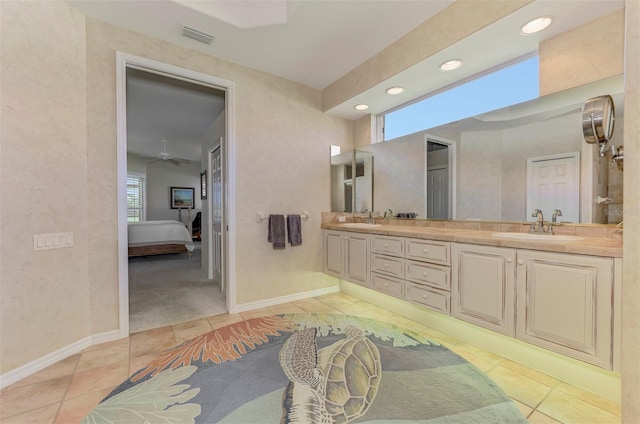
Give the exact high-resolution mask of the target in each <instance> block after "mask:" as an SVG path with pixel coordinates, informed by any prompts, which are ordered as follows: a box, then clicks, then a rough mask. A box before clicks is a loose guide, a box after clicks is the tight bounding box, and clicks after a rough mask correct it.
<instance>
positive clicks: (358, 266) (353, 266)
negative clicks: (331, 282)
mask: <svg viewBox="0 0 640 424" xmlns="http://www.w3.org/2000/svg"><path fill="white" fill-rule="evenodd" d="M323 239H324V246H323V250H324V272H325V273H327V274H330V275H333V276H335V277H340V278H344V279H345V280H348V281H351V282H353V283H356V284H360V285H362V286H365V287H369V236H368V235H367V234H360V233H350V232H346V231H324V237H323Z"/></svg>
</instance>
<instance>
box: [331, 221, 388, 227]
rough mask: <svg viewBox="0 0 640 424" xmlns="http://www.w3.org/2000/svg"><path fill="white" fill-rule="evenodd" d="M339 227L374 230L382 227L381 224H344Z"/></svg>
mask: <svg viewBox="0 0 640 424" xmlns="http://www.w3.org/2000/svg"><path fill="white" fill-rule="evenodd" d="M341 225H342V226H343V227H349V228H376V227H380V226H382V224H367V223H366V222H346V223H344V224H341Z"/></svg>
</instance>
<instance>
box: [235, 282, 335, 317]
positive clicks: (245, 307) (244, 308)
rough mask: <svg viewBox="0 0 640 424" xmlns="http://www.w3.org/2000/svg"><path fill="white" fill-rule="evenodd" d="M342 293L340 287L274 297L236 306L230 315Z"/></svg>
mask: <svg viewBox="0 0 640 424" xmlns="http://www.w3.org/2000/svg"><path fill="white" fill-rule="evenodd" d="M339 291H340V286H337V285H336V286H331V287H326V288H324V289H317V290H311V291H307V292H302V293H295V294H290V295H287V296H281V297H274V298H271V299H265V300H259V301H257V302H249V303H242V304H240V305H235V307H234V308H233V310H230V311H229V313H232V314H235V313H239V312H248V311H253V310H254V309H260V308H268V307H269V306H275V305H280V304H282V303H287V302H294V301H296V300H302V299H309V298H310V297H315V296H322V295H324V294H331V293H337V292H339Z"/></svg>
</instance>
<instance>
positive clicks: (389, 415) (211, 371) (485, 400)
mask: <svg viewBox="0 0 640 424" xmlns="http://www.w3.org/2000/svg"><path fill="white" fill-rule="evenodd" d="M334 422H335V423H351V422H352V423H383V422H387V423H388V422H393V423H412V422H419V423H432V424H444V423H447V424H448V423H474V424H497V423H526V422H527V420H526V419H525V418H524V416H523V415H522V414H521V413H520V411H519V410H518V409H517V407H516V406H515V404H514V403H513V402H512V401H511V400H510V399H509V398H508V397H507V396H506V395H505V394H504V392H503V391H502V390H501V389H500V388H499V387H498V386H497V385H496V384H495V383H494V382H493V381H491V380H490V379H489V378H488V377H487V376H486V375H485V374H483V373H482V372H481V371H479V370H478V369H477V368H475V367H474V366H473V365H471V364H470V363H468V362H467V361H466V360H465V359H463V358H461V357H460V356H458V355H457V354H455V353H453V352H451V351H450V350H449V349H447V348H446V347H444V346H441V345H440V344H438V343H436V342H433V341H431V340H429V339H427V338H425V337H423V336H420V335H418V334H416V333H414V332H412V331H409V330H406V329H402V328H400V327H397V326H395V325H393V324H389V323H385V322H381V321H376V320H372V319H368V318H360V317H355V316H348V315H338V314H336V315H334V314H322V313H318V314H285V315H274V316H268V317H261V318H254V319H250V320H247V321H243V322H239V323H235V324H231V325H228V326H226V327H222V328H220V329H217V330H213V331H211V332H209V333H206V334H203V335H201V336H198V337H196V338H194V339H192V340H190V341H187V342H185V343H183V344H181V345H180V346H177V347H175V348H173V349H171V350H168V351H166V352H164V353H162V354H160V355H159V356H158V357H157V358H156V359H155V360H153V361H152V362H151V363H149V364H148V365H147V366H146V367H144V368H143V369H141V370H139V371H138V372H136V373H135V374H133V375H132V376H131V377H130V378H129V379H128V380H126V381H125V382H123V383H122V384H121V385H120V386H118V387H117V388H116V389H115V390H114V391H113V392H112V393H110V394H109V395H108V396H107V397H106V398H105V399H104V400H103V401H102V402H101V403H100V404H99V405H98V406H96V407H95V408H94V409H93V410H92V411H91V413H90V414H89V415H88V416H87V417H86V418H85V419H84V421H83V423H92V424H93V423H119V424H122V423H126V424H135V423H151V424H155V423H172V424H186V423H243V424H244V423H313V424H320V423H323V424H324V423H334Z"/></svg>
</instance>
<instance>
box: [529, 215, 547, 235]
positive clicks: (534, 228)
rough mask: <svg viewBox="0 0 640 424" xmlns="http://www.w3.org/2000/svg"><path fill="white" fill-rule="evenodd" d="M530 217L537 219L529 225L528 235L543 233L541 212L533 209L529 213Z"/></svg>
mask: <svg viewBox="0 0 640 424" xmlns="http://www.w3.org/2000/svg"><path fill="white" fill-rule="evenodd" d="M531 216H532V217H535V218H538V221H537V222H535V223H534V222H532V223H531V229H530V230H529V232H530V233H544V217H543V216H542V211H541V210H540V209H534V210H533V212H532V213H531Z"/></svg>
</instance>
